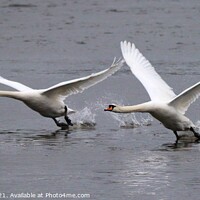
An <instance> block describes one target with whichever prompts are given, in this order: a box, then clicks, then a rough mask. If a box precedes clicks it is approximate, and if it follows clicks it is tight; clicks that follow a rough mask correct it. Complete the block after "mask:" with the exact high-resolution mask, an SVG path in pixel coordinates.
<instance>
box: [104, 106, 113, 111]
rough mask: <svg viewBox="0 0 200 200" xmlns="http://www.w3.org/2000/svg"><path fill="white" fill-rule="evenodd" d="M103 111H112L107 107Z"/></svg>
mask: <svg viewBox="0 0 200 200" xmlns="http://www.w3.org/2000/svg"><path fill="white" fill-rule="evenodd" d="M104 111H112V107H111V106H109V107H108V108H106V109H104Z"/></svg>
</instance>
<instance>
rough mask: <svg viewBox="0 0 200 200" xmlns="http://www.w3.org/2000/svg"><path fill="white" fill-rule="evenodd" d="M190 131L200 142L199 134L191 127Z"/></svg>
mask: <svg viewBox="0 0 200 200" xmlns="http://www.w3.org/2000/svg"><path fill="white" fill-rule="evenodd" d="M190 130H191V131H192V132H193V133H194V136H195V137H196V138H197V139H198V140H200V134H199V133H197V132H196V131H195V130H194V128H193V127H190Z"/></svg>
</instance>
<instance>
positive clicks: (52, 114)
mask: <svg viewBox="0 0 200 200" xmlns="http://www.w3.org/2000/svg"><path fill="white" fill-rule="evenodd" d="M123 63H124V61H123V60H118V61H116V60H115V59H114V61H113V63H112V65H111V66H110V67H109V68H108V69H105V70H103V71H100V72H97V73H93V74H91V75H89V76H86V77H82V78H79V79H74V80H70V81H65V82H61V83H59V84H57V85H54V86H52V87H50V88H47V89H32V88H30V87H27V86H25V85H23V84H21V83H18V82H15V81H11V80H7V79H5V78H3V77H1V76H0V83H2V84H4V85H7V86H10V87H12V88H14V89H16V90H17V91H0V96H1V97H9V98H14V99H17V100H20V101H22V102H24V103H25V104H26V105H27V106H28V107H30V108H31V109H33V110H35V111H36V112H38V113H40V114H41V115H42V116H44V117H49V118H52V119H53V120H54V121H55V123H56V124H57V126H59V127H63V126H65V127H66V126H68V125H72V123H71V120H70V119H69V118H68V116H67V114H70V113H73V112H74V111H73V110H72V109H70V108H68V107H67V106H66V105H65V103H64V99H65V98H66V97H68V96H69V95H72V94H76V93H80V92H83V91H84V90H85V89H87V88H89V87H91V86H93V85H95V84H97V83H99V82H101V81H103V80H105V79H106V78H108V77H109V76H111V75H112V74H114V73H115V72H116V71H117V70H119V69H120V68H121V67H122V65H123ZM61 116H65V119H66V121H67V123H68V124H64V123H60V122H58V121H57V120H56V118H57V117H61Z"/></svg>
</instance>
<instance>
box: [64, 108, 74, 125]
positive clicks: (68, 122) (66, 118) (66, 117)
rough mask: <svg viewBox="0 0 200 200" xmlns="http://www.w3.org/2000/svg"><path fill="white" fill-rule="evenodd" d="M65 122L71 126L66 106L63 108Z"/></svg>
mask: <svg viewBox="0 0 200 200" xmlns="http://www.w3.org/2000/svg"><path fill="white" fill-rule="evenodd" d="M65 120H66V122H67V124H68V125H70V126H73V124H72V122H71V119H70V118H69V117H68V116H67V106H65Z"/></svg>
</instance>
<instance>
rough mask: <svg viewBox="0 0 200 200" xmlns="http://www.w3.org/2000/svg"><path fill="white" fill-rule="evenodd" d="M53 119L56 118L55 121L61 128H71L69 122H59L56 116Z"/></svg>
mask: <svg viewBox="0 0 200 200" xmlns="http://www.w3.org/2000/svg"><path fill="white" fill-rule="evenodd" d="M52 119H53V120H54V122H55V123H56V125H57V126H58V127H61V129H63V130H65V129H68V128H69V126H68V124H66V123H63V122H59V121H58V120H56V118H52Z"/></svg>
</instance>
